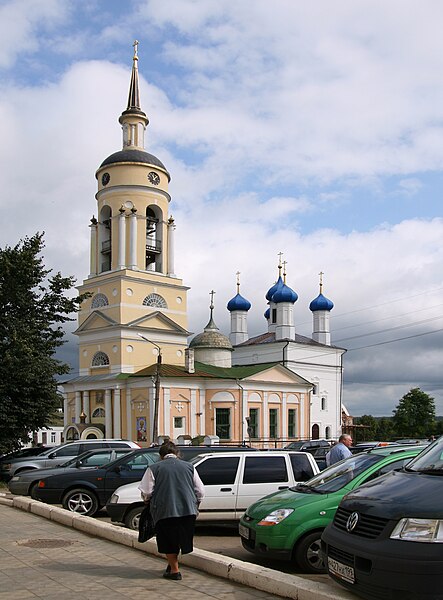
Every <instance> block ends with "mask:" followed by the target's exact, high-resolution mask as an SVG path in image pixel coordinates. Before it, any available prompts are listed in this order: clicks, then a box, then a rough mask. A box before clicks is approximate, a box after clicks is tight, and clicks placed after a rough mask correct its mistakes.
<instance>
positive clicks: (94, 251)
mask: <svg viewBox="0 0 443 600" xmlns="http://www.w3.org/2000/svg"><path fill="white" fill-rule="evenodd" d="M97 223H98V221H97V219H96V218H95V217H94V216H93V217H92V219H91V225H90V226H89V227H90V228H91V262H90V265H91V266H90V275H89V276H90V277H93V276H94V275H97Z"/></svg>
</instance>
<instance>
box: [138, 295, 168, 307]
mask: <svg viewBox="0 0 443 600" xmlns="http://www.w3.org/2000/svg"><path fill="white" fill-rule="evenodd" d="M143 305H144V306H154V307H156V308H168V305H167V304H166V300H165V299H164V298H163V297H162V296H160V294H149V296H146V298H145V299H144V300H143Z"/></svg>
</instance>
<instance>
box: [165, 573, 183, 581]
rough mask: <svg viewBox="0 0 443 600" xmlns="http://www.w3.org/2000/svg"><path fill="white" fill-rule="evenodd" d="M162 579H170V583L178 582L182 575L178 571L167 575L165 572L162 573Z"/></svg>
mask: <svg viewBox="0 0 443 600" xmlns="http://www.w3.org/2000/svg"><path fill="white" fill-rule="evenodd" d="M163 577H164V578H165V579H171V580H172V581H180V580H181V578H182V574H181V573H180V571H178V572H177V573H167V572H166V571H165V572H164V573H163Z"/></svg>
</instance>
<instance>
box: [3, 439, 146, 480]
mask: <svg viewBox="0 0 443 600" xmlns="http://www.w3.org/2000/svg"><path fill="white" fill-rule="evenodd" d="M102 448H134V449H135V448H140V446H139V445H138V444H136V443H135V442H130V441H128V440H114V439H110V440H97V439H93V440H79V441H76V442H67V443H66V444H62V445H60V446H56V447H55V448H54V447H53V448H50V449H49V450H46V451H45V452H42V454H40V455H39V456H35V457H31V458H13V459H12V460H10V461H7V462H4V463H1V464H0V473H1V476H2V478H3V479H4V480H5V481H9V480H10V479H11V477H13V476H14V475H16V474H18V473H20V472H21V471H26V470H29V469H46V468H48V467H58V466H59V465H62V464H63V463H65V462H67V461H68V460H71V458H74V457H76V456H80V454H83V452H86V451H87V450H100V449H102Z"/></svg>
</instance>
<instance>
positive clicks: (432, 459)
mask: <svg viewBox="0 0 443 600" xmlns="http://www.w3.org/2000/svg"><path fill="white" fill-rule="evenodd" d="M407 470H408V471H417V472H419V473H422V472H426V473H432V472H434V473H435V474H439V475H442V474H443V436H442V437H440V438H438V440H436V441H435V442H433V443H432V444H430V445H429V446H427V447H426V448H425V449H424V450H423V451H422V452H420V454H419V455H418V456H417V457H416V458H414V460H412V461H411V462H410V463H409V464H408V467H407Z"/></svg>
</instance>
